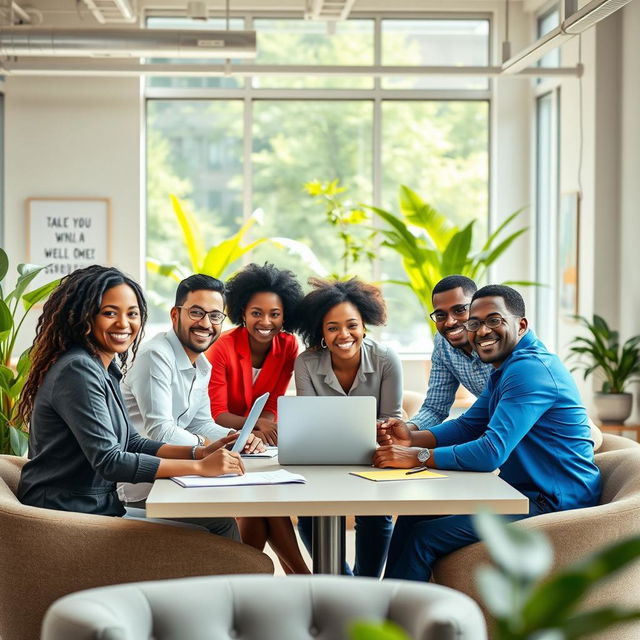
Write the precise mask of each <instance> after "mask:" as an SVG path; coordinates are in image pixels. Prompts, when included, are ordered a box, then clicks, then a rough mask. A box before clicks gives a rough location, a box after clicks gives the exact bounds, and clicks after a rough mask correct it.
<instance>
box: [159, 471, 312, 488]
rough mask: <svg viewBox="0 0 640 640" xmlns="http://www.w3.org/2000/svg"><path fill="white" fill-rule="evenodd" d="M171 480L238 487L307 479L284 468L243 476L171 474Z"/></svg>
mask: <svg viewBox="0 0 640 640" xmlns="http://www.w3.org/2000/svg"><path fill="white" fill-rule="evenodd" d="M171 480H173V481H174V482H177V483H178V484H179V485H180V486H181V487H239V486H242V485H248V484H288V483H293V482H306V481H307V480H306V478H305V477H304V476H301V475H300V474H298V473H291V472H289V471H285V470H284V469H279V470H278V471H262V472H255V473H245V474H244V475H243V476H218V477H215V478H205V477H203V476H173V477H172V478H171Z"/></svg>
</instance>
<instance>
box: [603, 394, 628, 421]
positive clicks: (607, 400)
mask: <svg viewBox="0 0 640 640" xmlns="http://www.w3.org/2000/svg"><path fill="white" fill-rule="evenodd" d="M632 399H633V395H632V394H630V393H596V396H595V405H596V413H597V414H598V418H599V419H600V421H601V422H603V423H609V424H622V423H623V422H624V421H625V420H626V419H627V418H628V417H629V416H630V415H631V409H632Z"/></svg>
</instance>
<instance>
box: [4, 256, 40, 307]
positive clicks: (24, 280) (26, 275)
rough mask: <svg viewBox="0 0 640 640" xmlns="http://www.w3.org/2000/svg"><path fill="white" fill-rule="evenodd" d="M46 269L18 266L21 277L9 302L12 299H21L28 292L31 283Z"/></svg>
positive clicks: (37, 266)
mask: <svg viewBox="0 0 640 640" xmlns="http://www.w3.org/2000/svg"><path fill="white" fill-rule="evenodd" d="M44 268H45V267H41V266H39V265H37V264H29V263H24V264H19V265H18V273H19V274H20V276H19V277H18V281H17V282H16V288H15V289H14V290H13V291H12V292H11V293H10V294H9V295H8V296H7V298H6V299H7V301H8V300H9V299H11V298H15V299H18V298H21V297H22V295H23V294H24V292H25V291H26V290H27V287H28V286H29V285H30V284H31V281H32V280H33V279H34V278H35V277H36V276H37V275H38V274H39V273H40V272H41V271H42V270H43V269H44Z"/></svg>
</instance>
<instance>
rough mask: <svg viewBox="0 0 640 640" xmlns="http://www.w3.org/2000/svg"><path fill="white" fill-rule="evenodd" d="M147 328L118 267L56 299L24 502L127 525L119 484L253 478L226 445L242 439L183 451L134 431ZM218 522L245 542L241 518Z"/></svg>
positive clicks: (33, 405)
mask: <svg viewBox="0 0 640 640" xmlns="http://www.w3.org/2000/svg"><path fill="white" fill-rule="evenodd" d="M146 319H147V306H146V302H145V299H144V296H143V294H142V291H141V289H140V287H139V285H138V284H137V283H136V282H134V281H133V280H131V279H130V278H128V277H127V276H125V275H124V274H123V273H121V272H120V271H118V270H117V269H114V268H107V267H101V266H98V265H93V266H91V267H87V268H86V269H79V270H77V271H74V272H73V273H71V274H70V275H68V276H66V277H64V278H63V279H62V281H61V282H60V285H59V286H58V287H57V288H56V289H55V290H54V291H53V293H52V294H51V296H50V297H49V299H48V300H47V302H46V303H45V305H44V307H43V310H42V314H41V316H40V318H39V320H38V325H37V328H36V338H35V341H34V344H33V347H32V348H31V352H30V358H31V369H30V372H29V376H28V378H27V382H26V384H25V386H24V389H23V391H22V394H21V397H20V406H19V410H20V414H21V416H22V417H23V418H24V419H25V421H26V422H28V423H30V437H29V461H28V462H27V463H26V464H25V465H24V467H23V469H22V475H21V477H20V484H19V487H18V498H19V499H20V501H21V502H23V503H24V504H28V505H32V506H35V507H43V508H46V509H60V510H63V511H78V512H82V513H90V514H95V515H106V516H124V515H125V514H126V510H125V508H124V506H123V505H122V503H121V502H120V500H119V499H118V494H117V492H116V483H117V482H153V480H154V479H155V478H168V477H170V476H174V475H186V474H199V475H204V476H217V475H220V474H224V473H239V474H241V473H244V466H243V464H242V460H241V459H240V456H239V455H238V454H236V453H231V452H229V451H227V450H226V449H224V446H223V445H225V444H227V443H228V442H231V441H233V440H234V439H235V438H236V437H237V436H231V437H227V438H223V439H221V440H219V441H217V442H216V443H213V444H211V445H210V446H208V447H190V446H186V447H185V446H173V445H168V444H163V443H162V442H155V441H153V440H148V439H146V438H143V437H142V436H140V435H139V434H138V433H137V432H136V431H135V430H134V429H133V427H132V426H131V424H130V422H129V418H128V416H127V413H126V410H125V405H124V401H123V399H122V395H121V393H120V388H119V382H120V379H121V378H122V376H123V371H124V372H126V365H127V360H128V355H129V350H131V351H132V354H133V356H134V357H135V353H136V351H137V349H138V345H139V343H140V339H141V336H142V329H143V327H144V323H145V321H146ZM116 356H118V357H117V359H116ZM116 360H119V364H120V366H118V364H117V363H116ZM217 520H218V521H219V522H218V524H219V525H220V529H219V530H218V532H219V533H222V534H223V535H230V537H236V536H237V530H236V528H235V523H234V522H233V520H232V519H229V518H226V519H217ZM223 520H225V521H229V522H222V521H223ZM202 526H205V527H206V528H209V529H210V530H214V529H212V528H210V527H209V526H207V525H206V524H205V523H202Z"/></svg>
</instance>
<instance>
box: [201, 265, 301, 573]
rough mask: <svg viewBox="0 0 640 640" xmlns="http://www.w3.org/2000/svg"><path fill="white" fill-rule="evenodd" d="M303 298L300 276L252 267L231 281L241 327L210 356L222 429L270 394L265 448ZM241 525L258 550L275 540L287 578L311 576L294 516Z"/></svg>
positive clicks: (262, 428) (233, 314)
mask: <svg viewBox="0 0 640 640" xmlns="http://www.w3.org/2000/svg"><path fill="white" fill-rule="evenodd" d="M302 297H303V293H302V287H301V286H300V283H299V282H298V280H297V279H296V277H295V275H294V274H293V273H292V272H291V271H288V270H284V269H278V268H276V267H275V266H274V265H272V264H269V263H266V264H265V265H263V266H260V265H257V264H249V265H247V266H246V267H245V268H244V269H242V270H241V271H239V272H238V273H237V274H235V275H234V276H233V277H232V278H231V279H230V280H229V281H228V282H227V284H226V298H227V313H228V315H229V319H230V320H231V321H232V322H233V323H234V324H236V325H238V326H237V327H236V328H235V329H232V330H231V331H227V332H225V333H223V334H222V336H220V338H219V339H218V340H217V341H216V342H215V343H214V344H213V345H212V346H211V348H210V349H209V350H208V351H207V358H208V359H209V362H211V365H212V371H211V380H210V382H209V398H210V400H211V414H212V415H213V418H214V420H215V421H216V422H217V423H218V424H219V425H221V426H223V427H229V428H232V429H241V428H242V426H243V425H244V421H245V419H246V417H247V414H248V413H249V411H250V409H251V406H252V405H253V402H254V401H255V399H256V398H257V397H258V396H261V395H262V394H263V393H267V392H268V393H269V399H268V400H267V404H266V405H265V408H264V410H263V412H262V414H261V415H260V417H259V418H258V422H257V423H256V427H255V429H254V433H255V435H257V436H259V437H260V438H262V440H263V441H264V442H265V444H270V445H276V444H277V442H278V427H277V418H278V414H277V403H278V397H279V396H281V395H284V393H285V391H286V389H287V386H288V385H289V382H290V380H291V375H292V373H293V363H294V361H295V359H296V356H297V355H298V342H297V340H296V337H295V336H294V335H293V334H292V333H289V330H290V329H291V328H292V327H293V325H294V318H295V313H296V310H297V307H298V304H299V303H300V301H301V300H302ZM238 524H239V527H240V535H241V537H242V541H243V542H245V543H247V544H250V545H251V546H253V547H256V548H257V549H260V550H262V549H263V548H264V545H265V544H266V542H267V541H268V542H269V544H270V545H271V547H272V548H273V549H274V551H275V552H276V554H277V555H278V558H279V559H280V563H281V564H282V567H283V569H284V571H285V573H309V569H308V567H307V565H306V563H305V561H304V559H303V558H302V555H301V554H300V549H299V548H298V543H297V540H296V537H295V532H294V530H293V525H292V524H291V520H290V518H287V517H282V518H275V517H274V518H238Z"/></svg>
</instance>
